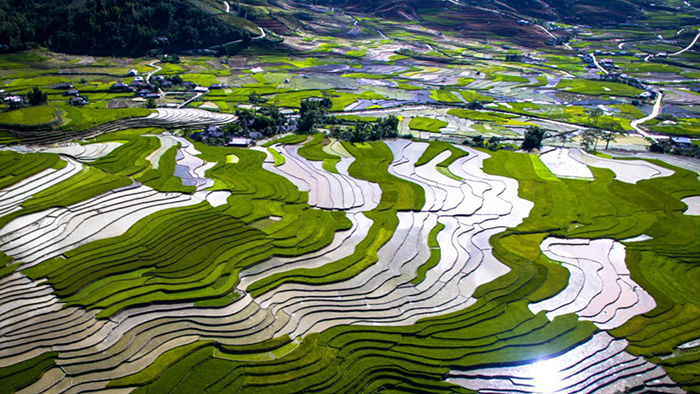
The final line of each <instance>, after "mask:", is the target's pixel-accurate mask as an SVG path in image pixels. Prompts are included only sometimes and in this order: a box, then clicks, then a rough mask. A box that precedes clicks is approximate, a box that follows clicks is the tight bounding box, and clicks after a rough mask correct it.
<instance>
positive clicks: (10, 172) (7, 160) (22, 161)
mask: <svg viewBox="0 0 700 394" xmlns="http://www.w3.org/2000/svg"><path fill="white" fill-rule="evenodd" d="M59 161H63V160H61V159H60V158H59V157H58V155H50V154H46V153H28V154H21V153H17V152H13V151H0V189H4V188H6V187H7V186H10V185H12V184H14V183H17V182H19V181H21V180H22V179H26V178H29V177H30V176H32V175H35V174H38V173H39V172H41V171H44V170H46V169H48V168H52V167H53V166H56V165H57V163H58V162H59ZM64 163H65V162H64Z"/></svg>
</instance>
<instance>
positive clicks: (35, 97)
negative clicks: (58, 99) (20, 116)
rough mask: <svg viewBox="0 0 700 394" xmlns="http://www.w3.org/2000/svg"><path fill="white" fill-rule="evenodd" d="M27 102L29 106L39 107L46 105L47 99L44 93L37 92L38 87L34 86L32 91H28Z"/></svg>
mask: <svg viewBox="0 0 700 394" xmlns="http://www.w3.org/2000/svg"><path fill="white" fill-rule="evenodd" d="M27 101H29V105H40V104H45V103H47V102H48V101H49V99H48V97H47V96H46V93H44V92H42V91H41V90H39V88H38V87H36V86H34V89H32V90H30V91H29V92H28V93H27Z"/></svg>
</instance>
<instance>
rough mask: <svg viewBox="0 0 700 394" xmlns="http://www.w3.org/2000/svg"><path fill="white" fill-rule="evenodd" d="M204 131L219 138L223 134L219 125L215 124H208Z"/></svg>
mask: <svg viewBox="0 0 700 394" xmlns="http://www.w3.org/2000/svg"><path fill="white" fill-rule="evenodd" d="M204 133H205V134H206V135H207V136H209V137H212V138H221V137H223V136H224V132H223V130H221V127H219V126H215V125H210V126H207V127H206V128H204Z"/></svg>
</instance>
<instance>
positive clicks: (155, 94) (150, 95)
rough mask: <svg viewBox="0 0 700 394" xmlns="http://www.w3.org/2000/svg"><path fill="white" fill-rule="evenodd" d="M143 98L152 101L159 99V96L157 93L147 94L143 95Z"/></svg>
mask: <svg viewBox="0 0 700 394" xmlns="http://www.w3.org/2000/svg"><path fill="white" fill-rule="evenodd" d="M144 97H145V98H147V99H150V98H152V99H159V98H160V94H158V93H148V94H147V95H145V96H144Z"/></svg>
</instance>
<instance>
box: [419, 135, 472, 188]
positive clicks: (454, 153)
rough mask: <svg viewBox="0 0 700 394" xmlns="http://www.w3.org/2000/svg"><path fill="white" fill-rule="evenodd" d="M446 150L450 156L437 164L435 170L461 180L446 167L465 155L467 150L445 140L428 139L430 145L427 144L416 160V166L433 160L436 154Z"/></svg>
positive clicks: (460, 179)
mask: <svg viewBox="0 0 700 394" xmlns="http://www.w3.org/2000/svg"><path fill="white" fill-rule="evenodd" d="M446 150H448V151H450V156H449V157H448V158H447V159H445V160H443V161H441V162H440V163H438V164H437V170H438V171H440V172H441V173H442V174H444V175H445V176H448V177H450V178H452V179H454V180H457V181H462V180H463V179H462V178H460V177H458V176H456V175H454V174H453V173H452V172H450V170H449V168H448V167H449V166H450V164H452V163H454V161H455V160H457V159H459V158H460V157H464V156H467V152H465V151H463V150H461V149H458V148H455V147H454V146H453V145H452V144H450V143H447V142H443V141H430V146H428V148H427V149H426V150H425V152H423V155H422V156H421V157H420V158H419V159H418V160H417V161H416V167H419V166H422V165H425V164H427V163H428V162H430V161H431V160H433V159H434V158H435V157H436V156H437V155H439V154H440V153H442V152H444V151H446Z"/></svg>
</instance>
